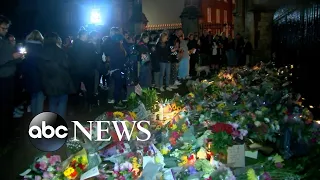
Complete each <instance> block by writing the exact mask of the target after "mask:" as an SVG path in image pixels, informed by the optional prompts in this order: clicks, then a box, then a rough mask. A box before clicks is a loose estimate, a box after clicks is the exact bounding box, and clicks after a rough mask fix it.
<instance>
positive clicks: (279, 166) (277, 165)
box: [275, 163, 283, 168]
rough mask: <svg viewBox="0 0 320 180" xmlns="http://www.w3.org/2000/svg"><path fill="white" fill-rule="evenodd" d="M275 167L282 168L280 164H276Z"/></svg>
mask: <svg viewBox="0 0 320 180" xmlns="http://www.w3.org/2000/svg"><path fill="white" fill-rule="evenodd" d="M275 165H276V167H277V168H282V167H283V164H282V163H276V164H275Z"/></svg>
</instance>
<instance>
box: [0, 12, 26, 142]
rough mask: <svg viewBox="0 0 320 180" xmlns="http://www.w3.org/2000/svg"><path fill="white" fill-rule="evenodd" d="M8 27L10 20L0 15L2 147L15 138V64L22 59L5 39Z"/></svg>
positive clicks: (0, 119) (21, 54) (0, 135)
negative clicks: (13, 117)
mask: <svg viewBox="0 0 320 180" xmlns="http://www.w3.org/2000/svg"><path fill="white" fill-rule="evenodd" d="M10 25H11V22H10V20H9V19H8V18H6V17H5V16H2V15H0V92H1V93H0V123H1V125H0V128H1V129H0V133H1V134H0V138H1V142H0V143H1V146H2V147H6V145H7V144H8V143H9V142H10V141H11V139H12V138H13V136H15V134H14V124H13V119H12V112H13V109H14V89H15V73H16V69H17V68H16V66H17V64H19V63H20V62H21V60H22V58H23V57H24V54H23V53H20V52H17V51H16V50H15V49H14V47H13V46H12V45H11V44H10V43H9V42H8V40H7V39H6V38H5V36H6V34H7V32H8V30H9V27H10Z"/></svg>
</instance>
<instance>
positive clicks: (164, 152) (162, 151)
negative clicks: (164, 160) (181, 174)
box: [160, 148, 170, 155]
mask: <svg viewBox="0 0 320 180" xmlns="http://www.w3.org/2000/svg"><path fill="white" fill-rule="evenodd" d="M160 152H161V154H162V155H167V154H168V153H169V152H170V151H169V149H168V148H162V149H161V150H160Z"/></svg>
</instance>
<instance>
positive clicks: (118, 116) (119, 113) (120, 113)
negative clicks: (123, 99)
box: [113, 111, 124, 119]
mask: <svg viewBox="0 0 320 180" xmlns="http://www.w3.org/2000/svg"><path fill="white" fill-rule="evenodd" d="M113 116H114V117H116V118H120V119H122V118H123V117H124V114H123V112H119V111H116V112H114V113H113Z"/></svg>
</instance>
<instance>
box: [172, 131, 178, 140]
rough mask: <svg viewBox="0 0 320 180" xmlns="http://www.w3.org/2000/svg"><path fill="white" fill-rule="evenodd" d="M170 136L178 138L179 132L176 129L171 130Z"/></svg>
mask: <svg viewBox="0 0 320 180" xmlns="http://www.w3.org/2000/svg"><path fill="white" fill-rule="evenodd" d="M172 137H173V138H175V139H178V138H179V133H178V132H177V131H173V132H172Z"/></svg>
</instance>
